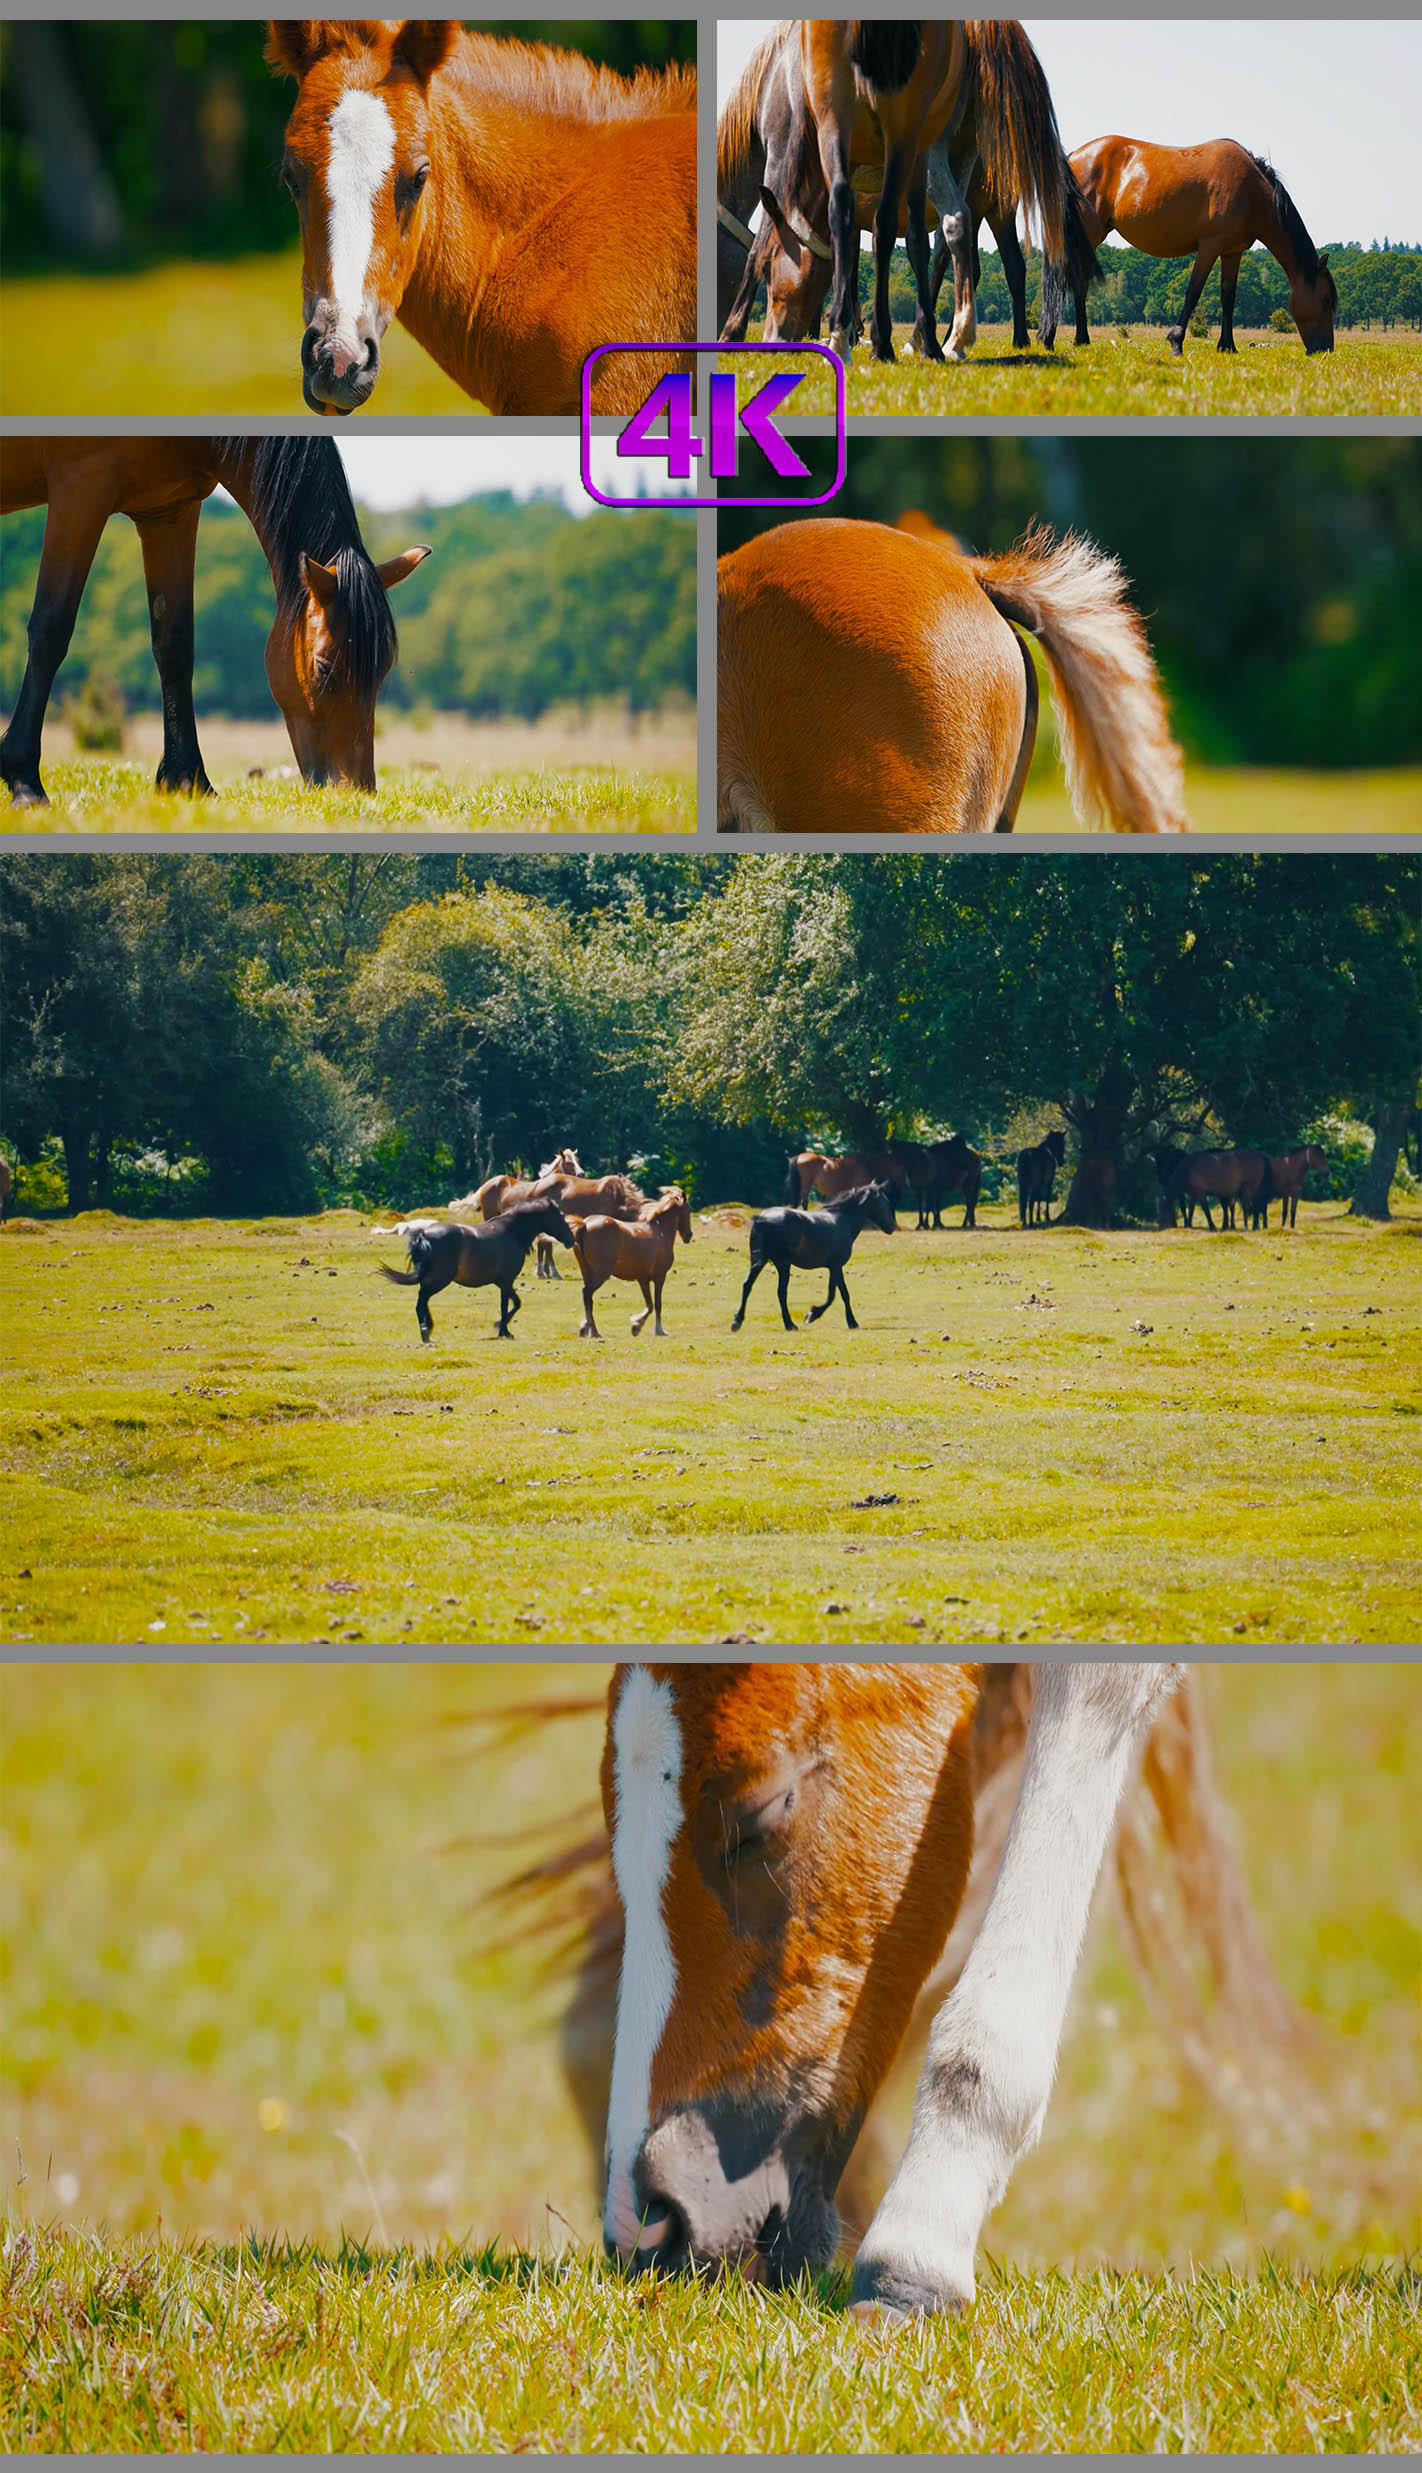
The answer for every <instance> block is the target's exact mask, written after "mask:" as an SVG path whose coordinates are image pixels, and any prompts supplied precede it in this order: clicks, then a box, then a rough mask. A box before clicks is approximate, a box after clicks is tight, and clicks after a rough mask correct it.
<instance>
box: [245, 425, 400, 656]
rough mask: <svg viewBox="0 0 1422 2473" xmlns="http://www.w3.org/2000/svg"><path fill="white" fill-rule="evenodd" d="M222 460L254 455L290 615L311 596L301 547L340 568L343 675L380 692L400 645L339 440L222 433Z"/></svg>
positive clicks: (254, 482)
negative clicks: (362, 532) (303, 574)
mask: <svg viewBox="0 0 1422 2473" xmlns="http://www.w3.org/2000/svg"><path fill="white" fill-rule="evenodd" d="M213 444H214V448H215V449H216V452H217V454H218V456H219V457H220V458H222V459H223V460H231V461H235V459H236V458H237V457H238V456H241V455H250V457H251V467H250V468H251V492H252V515H253V519H254V521H257V520H260V522H261V524H262V525H263V527H264V529H265V531H266V533H267V537H268V539H269V541H270V545H271V547H270V553H269V554H270V559H271V567H272V573H273V576H274V577H275V579H276V588H277V607H278V609H279V610H281V611H282V612H283V613H284V614H290V612H292V611H293V610H295V609H297V608H298V607H299V606H300V604H301V603H302V601H303V600H304V599H305V596H306V586H305V584H304V583H303V582H302V578H301V560H302V555H303V553H304V554H305V555H306V556H307V557H308V558H315V559H317V560H319V562H320V564H321V565H322V566H323V567H334V568H335V571H336V583H337V588H338V592H339V596H340V610H341V616H342V618H343V620H344V621H345V641H344V644H343V645H342V647H341V650H340V654H339V656H338V660H339V665H340V673H341V675H342V676H343V677H346V678H349V680H350V682H351V684H352V685H353V686H354V687H355V688H356V689H357V690H358V691H359V692H360V693H361V694H362V695H369V696H372V697H373V696H374V695H375V694H376V692H377V691H378V689H379V687H380V684H381V681H382V680H383V679H384V677H385V674H386V672H387V671H388V670H389V669H390V667H391V665H392V664H393V662H394V660H395V656H396V654H397V653H398V651H399V649H400V645H399V638H398V636H397V634H396V631H395V620H394V617H393V615H392V613H391V609H390V597H389V595H388V593H387V592H386V590H385V586H384V585H383V584H382V583H381V581H380V578H379V576H378V575H377V574H376V572H375V568H374V566H373V565H372V563H371V560H370V558H369V556H368V554H367V552H366V548H365V544H364V542H363V541H362V540H361V537H360V524H359V522H358V520H357V517H356V511H355V502H354V500H353V499H352V497H351V492H350V483H349V482H348V481H347V479H346V470H345V466H344V464H343V463H342V462H341V458H340V453H339V450H338V449H337V446H336V442H335V440H334V438H256V439H253V438H218V439H215V440H214V441H213Z"/></svg>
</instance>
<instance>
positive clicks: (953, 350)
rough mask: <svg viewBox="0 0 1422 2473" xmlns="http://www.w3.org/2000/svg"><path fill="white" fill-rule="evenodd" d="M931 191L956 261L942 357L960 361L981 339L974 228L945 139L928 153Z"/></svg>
mask: <svg viewBox="0 0 1422 2473" xmlns="http://www.w3.org/2000/svg"><path fill="white" fill-rule="evenodd" d="M928 192H929V195H930V197H931V198H932V200H933V203H934V205H935V207H936V208H937V210H938V218H939V228H940V230H941V231H942V234H943V238H944V240H945V241H946V243H947V245H948V251H949V255H950V256H951V258H952V260H953V324H952V328H951V330H950V332H949V334H948V336H947V337H946V339H945V341H944V345H943V357H944V359H945V360H948V361H961V360H962V359H963V357H964V355H965V353H967V352H968V351H970V350H971V348H972V346H973V345H974V344H975V343H976V341H977V338H978V319H977V301H976V297H975V295H974V292H973V228H972V222H971V219H970V217H969V214H968V195H967V189H966V186H965V185H964V182H963V180H962V179H960V177H959V175H958V173H957V172H956V171H955V170H954V168H953V158H952V156H951V154H950V153H949V150H948V140H947V138H946V137H940V138H939V139H938V141H937V143H936V144H935V145H933V146H930V148H929V150H928Z"/></svg>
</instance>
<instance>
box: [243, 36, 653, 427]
mask: <svg viewBox="0 0 1422 2473" xmlns="http://www.w3.org/2000/svg"><path fill="white" fill-rule="evenodd" d="M266 57H267V60H268V62H269V64H270V66H271V68H272V69H273V71H274V72H275V73H276V75H278V76H288V77H294V78H295V79H296V81H297V96H296V102H295V105H294V107H293V110H292V114H291V118H290V120H289V122H288V124H287V131H286V153H285V158H284V161H283V164H282V179H283V181H284V182H285V185H286V187H287V188H288V189H289V191H290V192H291V195H292V198H293V200H294V202H295V205H296V209H297V213H298V215H299V216H300V219H301V256H302V274H301V282H302V304H303V314H304V317H305V333H304V335H303V336H302V341H301V368H302V393H303V395H304V397H305V399H306V403H307V406H308V408H309V410H311V411H312V412H320V413H324V414H327V415H334V414H337V413H346V412H354V411H356V410H358V409H359V407H360V406H361V405H362V404H365V403H367V402H368V401H369V399H370V395H371V391H372V389H373V388H374V386H375V382H376V380H377V378H378V377H379V375H380V344H381V338H382V337H383V335H384V333H385V330H386V328H387V327H388V325H389V323H390V320H391V319H392V317H397V318H398V319H399V321H400V323H401V325H402V326H404V327H406V328H408V330H409V332H410V333H411V334H412V335H413V336H414V338H415V340H416V342H417V343H419V344H422V345H423V346H424V349H425V350H426V352H428V353H429V355H430V357H431V359H432V360H434V361H437V362H438V364H439V366H440V368H441V369H442V370H444V371H445V373H446V375H447V376H448V377H451V378H453V379H454V381H455V383H456V385H458V386H462V387H463V389H464V391H465V393H466V394H467V395H471V396H473V397H475V398H476V400H477V401H478V402H480V403H482V404H484V405H486V406H487V407H488V409H489V411H490V412H498V413H554V412H562V413H575V412H577V410H578V408H579V403H580V400H581V386H582V367H583V362H584V361H585V360H586V358H587V356H588V354H589V353H590V352H591V351H592V350H593V349H594V347H595V346H596V345H598V344H603V343H613V342H620V341H622V340H623V339H624V338H625V339H626V340H628V341H631V342H638V341H641V340H642V339H643V338H645V339H646V340H647V341H649V342H658V343H660V342H663V341H664V340H667V339H675V340H678V341H680V340H682V339H685V340H686V341H687V342H688V343H689V342H690V341H691V340H692V339H693V338H694V336H695V333H696V72H695V70H694V69H681V68H671V69H642V70H639V71H638V73H637V75H636V76H635V77H634V78H624V77H619V76H618V75H617V74H616V72H615V71H613V70H611V69H600V68H595V67H594V66H593V64H592V63H591V62H590V61H588V60H584V59H583V58H582V57H581V56H580V55H579V54H578V53H576V52H564V51H553V50H550V49H549V48H547V47H546V46H545V45H542V44H538V45H529V44H526V43H513V42H506V41H502V40H500V39H498V38H496V37H494V36H492V35H487V34H472V33H470V32H469V31H468V30H467V29H464V28H462V27H461V26H460V25H459V24H458V23H457V21H456V20H454V19H451V18H433V17H430V18H426V17H411V18H405V19H400V18H354V19H338V20H329V19H324V18H317V19H308V18H302V19H290V20H288V19H273V20H272V21H271V26H270V34H269V39H268V42H267V50H266ZM690 366H691V361H690V356H689V355H688V354H685V353H667V352H640V353H617V354H616V355H614V356H613V357H612V358H611V359H609V360H605V361H601V362H599V364H598V367H597V370H596V372H595V373H594V378H593V386H592V408H593V410H594V412H633V411H635V410H636V409H637V406H638V405H639V404H640V403H641V402H642V401H643V399H644V398H645V397H646V396H647V395H648V394H649V393H650V392H651V390H652V388H653V387H654V386H655V385H656V384H657V382H658V380H659V379H661V378H663V377H665V376H666V375H667V373H668V371H670V370H674V369H689V368H690Z"/></svg>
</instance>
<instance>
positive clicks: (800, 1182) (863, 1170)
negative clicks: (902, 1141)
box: [780, 1142, 904, 1209]
mask: <svg viewBox="0 0 1422 2473" xmlns="http://www.w3.org/2000/svg"><path fill="white" fill-rule="evenodd" d="M893 1148H894V1146H893V1144H892V1142H891V1143H890V1144H889V1148H888V1150H887V1151H841V1152H839V1153H838V1154H837V1155H836V1156H833V1157H831V1156H830V1155H829V1154H828V1153H827V1152H825V1151H795V1152H794V1153H792V1155H791V1157H790V1158H789V1159H787V1160H786V1162H785V1183H784V1186H783V1187H782V1189H781V1197H780V1198H781V1200H782V1202H787V1203H790V1204H791V1205H792V1206H794V1207H795V1208H797V1209H803V1208H804V1207H805V1206H806V1205H807V1204H808V1202H809V1199H810V1196H811V1195H812V1194H818V1195H819V1196H820V1198H821V1200H822V1201H824V1202H833V1201H835V1200H836V1199H837V1198H838V1197H839V1196H840V1195H841V1194H848V1193H853V1191H854V1189H855V1187H856V1186H859V1185H873V1184H884V1185H887V1186H888V1187H889V1188H890V1190H891V1191H892V1190H893V1188H894V1187H895V1186H896V1185H899V1184H901V1183H902V1182H903V1181H904V1180H903V1175H902V1171H901V1170H900V1168H899V1166H898V1164H897V1162H896V1161H895V1160H894V1159H893V1157H892V1156H891V1154H892V1151H893Z"/></svg>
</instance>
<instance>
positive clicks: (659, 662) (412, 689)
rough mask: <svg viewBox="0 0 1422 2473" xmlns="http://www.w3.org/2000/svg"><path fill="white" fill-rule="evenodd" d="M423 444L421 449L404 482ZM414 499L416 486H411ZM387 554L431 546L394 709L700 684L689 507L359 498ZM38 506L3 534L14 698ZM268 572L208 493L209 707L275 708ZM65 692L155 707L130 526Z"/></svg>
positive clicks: (0, 619)
mask: <svg viewBox="0 0 1422 2473" xmlns="http://www.w3.org/2000/svg"><path fill="white" fill-rule="evenodd" d="M417 468H418V451H416V452H415V454H414V455H413V456H412V477H413V473H414V471H417ZM413 495H414V492H412V496H413ZM360 513H361V529H362V533H363V535H364V538H365V542H366V546H367V548H368V549H369V550H370V552H371V555H372V556H373V557H374V558H376V559H380V558H382V557H386V556H388V555H390V554H392V553H393V552H395V551H398V550H401V549H403V548H404V547H405V546H406V545H407V543H408V542H410V541H411V540H420V541H428V542H429V543H430V544H431V546H432V548H433V550H434V556H433V557H432V558H427V559H426V560H425V561H424V563H423V564H422V565H421V566H419V567H417V568H416V570H415V572H414V574H413V575H412V576H411V577H410V578H409V579H408V581H407V582H406V583H405V584H403V585H402V586H401V588H400V596H399V604H398V609H397V613H396V615H397V618H398V622H399V630H400V658H399V662H398V664H397V666H396V668H395V670H394V672H393V673H392V675H391V677H390V679H389V681H388V683H387V685H386V687H385V690H384V693H383V697H382V703H383V705H384V706H386V707H388V708H389V709H391V710H393V711H410V710H413V709H416V708H425V709H428V710H438V711H441V712H463V713H467V714H468V715H469V716H470V717H471V718H472V719H476V720H485V719H493V718H501V717H503V716H510V717H515V718H517V719H520V720H524V721H533V720H536V719H537V718H538V716H539V714H540V713H542V712H544V711H546V710H547V709H548V708H549V707H550V706H552V705H556V704H570V703H587V702H592V701H596V700H598V699H601V698H605V697H614V698H617V699H619V700H623V699H625V700H626V701H627V703H628V704H629V705H630V706H631V708H632V710H633V711H655V710H656V709H657V708H658V707H659V706H661V705H663V704H665V703H667V702H668V701H669V700H674V699H676V698H678V697H686V698H694V696H695V693H696V544H695V538H694V530H693V527H692V526H691V525H690V524H688V523H687V521H686V519H685V517H684V516H679V515H677V514H676V513H674V512H669V513H659V512H656V511H654V510H650V509H649V510H647V511H645V512H639V513H638V514H637V515H636V517H635V519H632V520H629V519H628V518H627V517H625V516H620V515H616V514H602V513H595V514H590V515H583V516H575V515H574V514H572V513H571V511H570V510H569V509H568V508H567V507H566V506H565V505H564V503H563V501H562V499H561V498H558V497H554V496H544V497H535V498H532V499H522V500H520V499H517V498H515V497H514V496H513V494H512V493H511V492H510V491H508V490H500V491H491V492H489V493H487V494H486V495H484V496H482V497H470V498H466V499H464V500H463V501H461V502H460V503H459V504H457V505H454V506H448V507H423V506H420V505H419V504H418V503H416V504H414V505H413V506H412V507H411V508H409V509H407V510H404V511H402V512H400V513H398V514H393V515H377V514H373V513H370V512H369V511H367V510H365V509H362V510H361V511H360ZM44 525H45V510H44V508H43V507H34V508H27V509H25V510H24V511H23V512H21V513H19V514H16V515H10V516H7V517H6V518H5V520H4V525H3V528H0V538H3V542H4V560H3V565H0V679H3V681H4V685H5V689H6V691H7V692H8V695H9V698H10V700H11V701H13V698H14V696H15V694H16V693H17V691H18V688H19V683H20V680H21V678H22V677H23V675H24V666H25V652H26V629H27V627H28V624H29V615H30V606H31V603H32V601H33V598H34V589H35V575H36V571H37V568H38V563H39V552H40V543H41V541H42V539H43V537H44ZM271 623H272V582H271V576H270V574H269V572H268V568H267V562H266V559H265V558H264V557H263V555H262V550H261V545H260V543H259V542H258V540H257V536H256V534H255V533H254V532H253V530H252V527H251V525H250V524H249V523H248V521H247V518H246V517H245V515H243V514H242V513H241V512H240V510H239V509H238V508H236V507H234V506H232V505H231V504H230V503H228V502H226V501H223V500H218V499H209V500H208V502H207V504H206V505H205V507H204V508H203V513H202V522H201V527H200V533H199V541H198V558H197V660H196V668H195V671H194V692H195V694H196V698H197V705H198V710H199V711H200V712H202V711H207V712H222V713H228V714H231V715H232V716H233V717H234V718H236V719H239V720H254V719H258V718H270V717H271V715H272V711H273V707H272V701H271V696H270V693H269V691H268V688H267V682H266V671H265V668H264V651H265V646H266V640H267V632H268V629H269V628H270V626H271ZM61 690H62V693H63V694H64V695H65V696H69V695H77V696H80V697H82V696H83V695H84V693H85V692H86V690H88V691H91V692H92V691H95V690H101V691H103V692H104V693H105V694H106V695H107V696H109V697H110V698H111V697H112V695H113V694H114V693H115V692H116V693H117V695H118V697H119V698H121V699H122V702H123V703H124V704H128V705H132V706H137V707H140V708H143V707H146V706H148V705H151V704H152V702H153V698H154V694H155V689H154V681H153V655H152V652H151V649H150V643H149V618H148V604H147V599H146V595H145V592H144V585H143V563H142V559H141V557H140V555H139V547H138V536H137V534H136V533H135V532H134V530H133V528H132V526H131V525H130V524H127V523H124V522H114V523H111V524H110V525H109V526H108V527H107V529H106V530H105V533H104V536H103V539H102V541H101V542H100V544H99V551H98V556H97V557H96V559H95V561H94V570H93V574H92V576H91V578H90V582H89V587H88V590H87V592H86V594H85V597H84V601H83V604H82V606H81V609H80V614H79V621H78V625H77V626H76V628H75V632H74V641H73V645H72V647H71V650H70V653H69V657H68V660H67V661H66V663H65V667H64V671H63V673H62V676H61Z"/></svg>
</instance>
